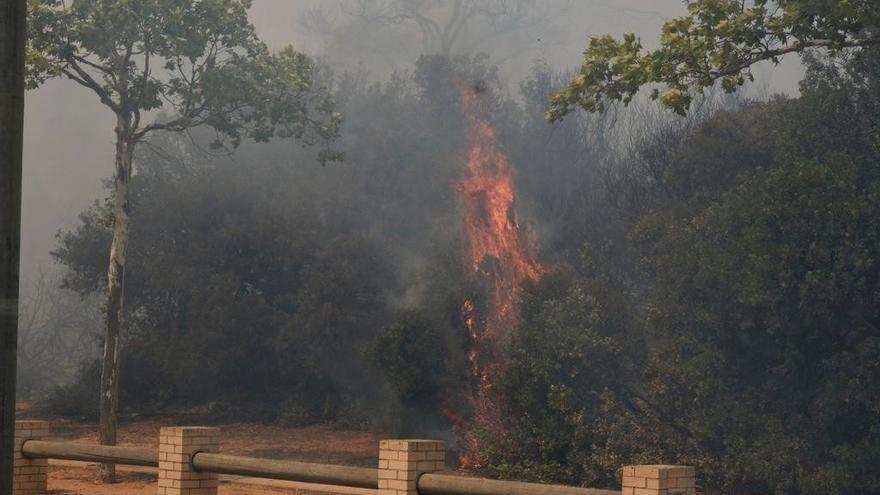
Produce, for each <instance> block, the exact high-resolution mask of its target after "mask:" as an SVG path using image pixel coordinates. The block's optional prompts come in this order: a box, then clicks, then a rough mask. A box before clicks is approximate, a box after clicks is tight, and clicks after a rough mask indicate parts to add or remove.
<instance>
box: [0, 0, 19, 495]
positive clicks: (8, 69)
mask: <svg viewBox="0 0 880 495" xmlns="http://www.w3.org/2000/svg"><path fill="white" fill-rule="evenodd" d="M24 33H25V2H24V0H0V67H3V70H2V71H0V493H12V458H13V456H12V455H11V454H12V449H13V436H14V428H15V365H16V355H15V353H16V347H17V340H18V339H17V336H18V261H19V249H20V246H21V244H20V241H21V146H22V126H23V122H24V56H23V54H24V50H23V47H24Z"/></svg>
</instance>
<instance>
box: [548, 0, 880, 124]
mask: <svg viewBox="0 0 880 495" xmlns="http://www.w3.org/2000/svg"><path fill="white" fill-rule="evenodd" d="M687 8H688V14H687V15H686V16H683V17H678V18H675V19H673V20H671V21H668V22H666V23H665V24H664V25H663V28H662V35H661V38H660V47H659V48H657V49H656V50H653V51H649V52H647V53H645V52H644V51H643V49H642V44H641V41H640V40H639V39H638V38H637V37H636V36H635V35H634V34H632V33H628V34H626V35H624V37H623V40H621V41H618V40H616V39H615V38H613V37H611V36H608V35H605V36H598V37H593V38H592V39H591V41H590V44H589V47H588V48H587V50H586V51H585V52H584V62H583V65H582V66H581V68H580V71H579V72H578V74H577V75H575V77H574V79H573V80H572V81H571V83H570V84H569V85H568V86H566V87H565V88H564V89H562V90H561V91H559V92H558V93H557V94H555V95H554V96H553V98H552V99H551V106H550V109H549V110H548V111H547V114H546V117H547V120H549V121H551V122H555V121H558V120H561V119H562V118H563V117H565V116H566V115H567V114H569V113H571V112H572V111H573V110H574V109H575V108H576V107H578V106H580V107H582V108H583V109H585V110H587V111H589V112H602V111H604V109H605V105H606V103H607V102H609V101H622V102H623V103H624V104H628V103H629V102H630V101H632V99H633V97H634V96H635V95H636V94H637V93H638V91H639V90H640V89H641V88H642V87H644V86H646V85H647V86H652V87H653V89H652V90H651V98H652V99H660V100H661V101H662V103H663V105H664V106H665V107H667V108H669V109H671V110H673V111H675V112H676V113H679V114H684V113H685V112H686V111H687V110H688V108H689V107H690V104H691V101H692V100H693V98H694V96H695V95H697V94H702V92H703V91H704V90H705V89H706V88H709V87H712V86H713V85H715V84H716V83H717V82H720V85H721V87H722V88H723V89H724V90H725V91H727V92H733V91H735V90H736V89H737V88H738V87H739V86H742V85H743V84H745V83H746V82H748V81H752V80H753V75H752V71H751V68H752V66H753V65H754V64H756V63H758V62H761V61H770V62H773V63H776V64H778V63H779V60H780V59H781V57H783V56H784V55H786V54H788V53H795V52H803V51H805V50H808V49H810V48H822V49H827V50H830V51H832V52H840V51H843V50H845V49H847V48H852V47H865V46H872V45H877V44H880V37H878V36H877V32H876V29H877V26H878V25H880V13H878V9H877V5H876V2H875V1H873V0H856V1H846V2H828V1H824V0H786V1H780V2H770V1H768V0H755V1H753V2H743V1H740V0H696V1H693V2H688V5H687ZM656 86H660V87H656Z"/></svg>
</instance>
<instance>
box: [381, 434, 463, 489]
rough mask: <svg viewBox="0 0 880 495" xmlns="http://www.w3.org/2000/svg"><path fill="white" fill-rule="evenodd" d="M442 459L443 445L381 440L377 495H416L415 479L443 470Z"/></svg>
mask: <svg viewBox="0 0 880 495" xmlns="http://www.w3.org/2000/svg"><path fill="white" fill-rule="evenodd" d="M445 460H446V444H445V443H443V442H442V441H439V440H382V441H381V442H379V493H378V495H418V490H417V489H416V484H417V482H418V479H419V476H420V475H421V474H422V473H430V472H435V471H443V469H445V467H446V462H445Z"/></svg>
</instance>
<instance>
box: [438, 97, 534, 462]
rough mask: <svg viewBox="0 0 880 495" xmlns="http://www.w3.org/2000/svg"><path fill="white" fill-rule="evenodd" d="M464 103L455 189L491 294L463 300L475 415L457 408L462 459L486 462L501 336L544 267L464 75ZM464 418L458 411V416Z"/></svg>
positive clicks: (480, 277)
mask: <svg viewBox="0 0 880 495" xmlns="http://www.w3.org/2000/svg"><path fill="white" fill-rule="evenodd" d="M457 87H458V90H459V93H460V95H461V108H462V111H463V112H464V114H465V115H466V116H467V119H468V128H469V133H468V137H469V139H468V141H469V151H468V157H467V164H466V166H465V168H464V173H463V175H462V177H461V178H460V179H459V180H458V182H457V183H456V193H457V196H458V200H459V204H460V207H461V213H462V219H463V222H464V226H465V231H466V234H467V238H468V241H469V244H470V248H469V250H468V251H469V253H468V254H469V259H467V260H466V262H467V268H468V275H469V278H470V280H471V283H472V284H473V285H474V286H475V287H482V288H484V289H485V291H486V292H487V294H485V296H486V302H485V306H486V307H485V308H481V309H484V312H485V316H484V317H483V318H480V317H479V316H478V315H479V314H480V311H478V309H477V305H476V304H475V303H474V301H472V300H466V301H465V302H464V303H463V305H462V318H463V321H464V324H465V327H466V328H467V330H468V333H469V336H470V338H471V350H470V354H469V359H470V364H471V375H472V376H471V378H472V387H470V388H469V389H468V390H467V392H466V394H465V395H466V399H467V401H468V403H469V405H470V407H471V414H472V417H471V418H470V421H469V422H466V421H464V419H462V418H461V416H459V415H456V416H451V417H453V421H454V422H455V429H456V432H457V433H458V436H459V437H460V440H461V443H462V445H461V451H462V455H461V458H460V459H459V461H460V464H461V466H462V467H463V468H465V469H479V468H480V467H481V465H482V463H483V459H482V457H481V454H480V451H481V449H480V445H479V435H480V432H481V431H483V432H491V433H492V434H495V435H499V434H503V432H504V427H503V421H502V418H501V414H500V410H499V408H498V407H497V404H496V400H495V398H494V394H493V391H492V377H493V376H497V374H498V371H499V370H500V369H501V368H502V367H503V366H504V363H503V360H502V359H501V355H500V352H499V345H498V344H499V342H502V341H503V340H504V339H506V338H507V337H508V335H509V334H510V331H511V330H512V329H513V327H514V326H515V325H516V323H517V316H518V312H517V309H518V307H519V301H520V287H521V285H522V283H523V282H524V281H526V280H532V281H535V280H538V279H539V278H540V277H541V275H542V274H543V273H544V268H543V267H542V266H541V265H540V264H539V263H538V261H537V260H536V257H535V249H534V247H533V246H531V245H530V243H528V242H527V239H526V238H525V236H524V234H523V230H522V229H521V228H520V224H519V216H518V214H517V210H516V202H515V200H516V196H515V193H514V188H513V166H512V165H511V163H510V160H509V159H508V158H507V155H506V154H505V153H504V150H503V148H502V146H501V144H500V142H499V141H498V137H497V135H496V132H495V129H494V128H493V127H492V125H491V124H490V123H489V122H488V121H487V120H486V119H485V118H484V117H483V116H482V111H481V98H480V94H479V91H478V90H477V89H476V88H474V87H473V86H470V85H467V84H464V83H457ZM456 418H457V419H456Z"/></svg>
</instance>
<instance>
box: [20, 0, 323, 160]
mask: <svg viewBox="0 0 880 495" xmlns="http://www.w3.org/2000/svg"><path fill="white" fill-rule="evenodd" d="M250 5H251V2H250V0H150V1H129V0H73V1H72V2H63V1H61V0H30V1H29V3H28V10H29V29H28V86H29V87H31V88H35V87H37V86H38V85H39V84H41V83H43V82H44V81H46V80H47V79H50V78H53V77H65V78H67V79H70V80H72V81H75V82H77V83H78V84H80V85H82V86H84V87H85V88H87V89H89V90H91V91H92V92H94V93H95V94H96V95H97V96H98V98H99V99H100V101H101V103H103V104H104V105H106V106H107V107H109V108H110V109H111V110H112V111H113V112H114V113H115V114H116V115H117V116H118V117H119V118H121V119H122V120H123V122H124V124H123V125H122V126H121V129H120V130H124V131H125V132H126V135H125V136H124V138H125V139H127V140H130V141H132V142H137V141H139V140H141V139H142V138H143V137H144V136H146V135H147V134H149V133H150V132H152V131H156V130H170V131H183V130H186V129H189V128H193V127H197V126H201V125H206V126H210V127H212V128H214V129H215V130H216V131H217V136H218V139H217V141H216V143H215V145H218V146H219V145H220V144H221V143H222V142H224V141H227V140H228V141H229V142H230V143H231V144H232V145H233V146H238V145H239V144H240V142H241V140H242V138H250V139H254V140H256V141H266V140H268V139H269V138H271V137H273V136H276V135H277V136H281V137H290V136H292V137H296V138H300V139H303V140H304V141H305V142H307V143H308V142H312V141H315V140H318V139H320V140H329V139H332V138H335V137H336V136H337V134H338V127H339V123H340V115H339V114H338V113H337V112H335V110H334V108H333V104H332V101H331V100H330V98H329V96H328V94H327V92H326V88H323V87H321V85H320V81H319V80H318V78H317V77H316V74H315V67H314V64H313V62H312V61H311V60H310V59H309V58H308V57H307V56H305V55H303V54H301V53H297V52H295V51H293V49H292V48H290V47H287V48H285V49H283V50H281V51H280V52H279V53H277V54H273V53H270V52H269V50H268V48H267V47H266V45H265V44H263V43H262V42H261V41H260V40H259V38H258V37H257V35H256V32H255V31H254V27H253V26H252V25H251V24H250V23H249V22H248V19H247V10H248V8H249V7H250ZM157 109H164V110H165V111H166V113H169V114H170V115H171V118H170V119H169V120H157V121H155V122H152V123H150V124H146V125H142V123H141V115H142V113H145V112H149V111H153V110H157ZM319 158H320V159H321V160H322V161H323V160H332V159H339V158H340V155H339V153H338V152H336V151H332V150H329V149H328V150H325V152H324V153H322V154H321V155H319Z"/></svg>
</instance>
